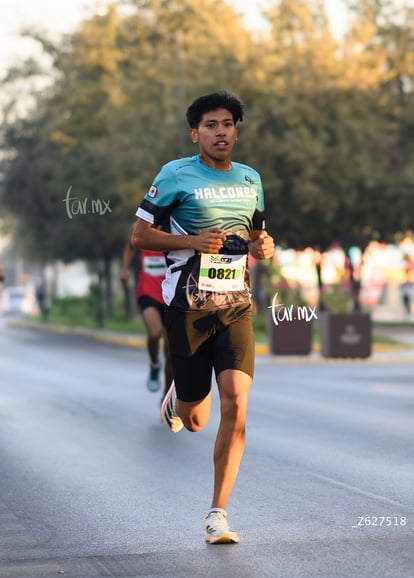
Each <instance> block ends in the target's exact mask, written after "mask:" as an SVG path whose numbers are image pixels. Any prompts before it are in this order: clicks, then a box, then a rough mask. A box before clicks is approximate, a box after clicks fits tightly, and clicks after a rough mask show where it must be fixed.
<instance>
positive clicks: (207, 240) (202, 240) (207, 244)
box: [194, 227, 226, 253]
mask: <svg viewBox="0 0 414 578" xmlns="http://www.w3.org/2000/svg"><path fill="white" fill-rule="evenodd" d="M225 239H226V233H225V232H224V231H223V230H222V229H219V228H218V227H215V228H214V229H208V230H207V231H204V232H203V233H200V234H199V235H196V236H195V237H194V249H196V250H197V251H199V252H200V253H218V252H219V251H220V249H221V247H222V246H223V242H224V241H225Z"/></svg>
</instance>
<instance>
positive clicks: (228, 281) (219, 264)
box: [198, 253, 247, 293]
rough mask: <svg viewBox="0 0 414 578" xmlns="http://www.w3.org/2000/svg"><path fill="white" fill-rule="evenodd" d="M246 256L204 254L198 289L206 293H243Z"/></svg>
mask: <svg viewBox="0 0 414 578" xmlns="http://www.w3.org/2000/svg"><path fill="white" fill-rule="evenodd" d="M246 262H247V257H246V255H220V254H217V255H212V254H210V253H202V255H201V261H200V275H199V279H198V288H199V289H202V290H204V291H218V292H220V293H225V292H227V291H243V289H244V273H245V271H246Z"/></svg>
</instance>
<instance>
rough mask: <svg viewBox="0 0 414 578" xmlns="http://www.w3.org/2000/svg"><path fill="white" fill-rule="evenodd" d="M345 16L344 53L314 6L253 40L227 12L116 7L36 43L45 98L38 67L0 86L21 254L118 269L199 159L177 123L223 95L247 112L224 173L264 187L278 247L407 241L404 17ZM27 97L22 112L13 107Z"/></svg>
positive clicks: (7, 183) (410, 100)
mask: <svg viewBox="0 0 414 578" xmlns="http://www.w3.org/2000/svg"><path fill="white" fill-rule="evenodd" d="M349 7H350V11H351V12H350V13H351V18H350V27H349V30H348V32H347V34H346V35H345V36H344V37H343V38H342V39H340V40H338V39H335V38H334V37H333V35H332V33H331V30H330V26H329V22H328V19H327V17H326V14H325V11H324V5H323V2H322V1H321V0H295V1H293V0H280V1H279V2H271V3H270V6H269V8H268V9H267V11H266V17H267V19H268V23H269V32H268V33H263V34H262V35H254V34H252V33H251V32H250V31H249V30H248V29H247V28H246V26H245V25H244V24H243V21H242V19H241V17H240V16H239V15H237V13H236V12H235V11H234V9H233V8H232V7H230V6H228V5H227V4H226V3H225V2H223V1H221V0H206V1H205V2H197V1H196V0H181V1H180V2H176V1H173V0H136V1H122V2H121V1H120V2H118V3H113V4H111V5H109V6H108V8H107V10H106V11H105V12H103V13H102V12H99V13H96V14H92V15H91V16H90V18H88V19H86V20H85V21H83V22H82V23H81V24H80V25H79V28H78V29H77V30H76V31H75V32H73V33H72V34H70V35H66V36H64V37H62V38H61V40H60V42H59V43H57V44H56V43H53V42H51V41H50V40H49V39H48V38H47V36H45V35H44V34H41V33H39V32H38V31H32V32H31V36H32V38H34V39H36V40H37V41H38V42H40V44H41V45H42V47H43V50H44V51H45V53H47V54H48V55H49V61H50V66H49V67H48V71H47V78H48V83H43V84H42V82H39V79H43V78H45V73H44V71H42V70H39V68H38V67H37V66H36V65H35V63H34V61H33V60H29V61H28V62H26V63H25V64H24V65H23V66H21V67H14V68H13V70H10V71H9V73H8V75H7V76H6V77H5V78H4V79H3V82H2V84H3V88H4V89H5V90H7V89H8V90H9V93H10V94H11V95H13V98H10V102H9V105H8V107H5V108H4V115H5V118H4V122H3V127H4V128H3V135H2V136H3V138H2V148H3V157H2V158H3V160H2V172H3V173H4V178H3V181H2V187H1V193H0V194H1V204H2V207H3V208H4V210H7V211H9V212H11V213H13V214H14V215H15V216H16V217H17V219H18V221H17V222H18V224H19V228H18V231H17V232H18V239H19V240H20V241H21V242H22V244H23V245H24V246H25V247H26V250H30V251H31V252H32V254H34V255H35V256H37V257H38V258H39V260H43V261H45V260H48V259H54V258H57V257H60V258H63V259H65V260H70V259H73V258H77V257H81V258H84V259H88V260H90V261H91V262H94V263H96V262H99V261H102V260H103V261H104V262H105V263H107V264H108V263H110V261H111V260H112V259H114V258H119V256H120V254H121V251H122V246H123V244H124V242H125V239H126V237H127V234H128V231H129V228H130V225H131V223H132V221H133V219H134V213H135V210H136V207H137V205H138V204H139V202H140V200H141V198H142V196H143V195H144V193H145V191H146V190H147V188H148V186H149V185H150V184H151V181H152V178H153V177H154V175H155V174H156V172H158V170H159V168H160V166H161V165H162V164H163V163H165V162H167V161H169V160H171V159H173V158H175V157H177V156H184V155H187V154H193V153H194V152H195V149H193V148H192V146H193V145H191V143H190V142H189V140H188V139H187V137H186V126H185V124H184V115H185V110H186V107H187V106H188V104H189V103H190V102H191V101H192V100H193V98H195V97H196V96H198V95H199V94H202V93H206V92H209V91H213V90H217V89H227V90H230V91H232V92H234V93H235V94H237V95H239V96H240V97H241V99H242V100H243V101H244V103H245V108H246V120H245V122H244V123H243V124H242V125H241V128H240V137H241V138H240V139H239V142H238V144H237V149H236V150H235V151H234V158H235V160H240V161H241V162H246V163H248V164H251V165H253V166H255V167H256V168H257V169H258V170H259V171H260V172H261V174H262V177H263V183H264V187H265V191H266V201H267V215H268V227H269V229H270V231H271V233H272V234H273V235H274V236H275V238H276V239H277V240H278V241H284V242H286V243H287V244H289V245H290V246H294V247H300V246H304V245H319V246H322V247H324V246H327V245H329V244H330V243H331V242H333V241H338V240H339V241H341V242H342V243H343V244H344V245H350V244H354V243H355V244H359V245H361V246H362V245H364V244H365V243H366V242H367V241H368V240H369V239H370V238H371V237H372V236H373V235H377V236H378V235H380V236H382V237H383V238H384V239H386V238H387V237H389V236H391V235H392V234H394V233H395V232H396V231H398V230H402V229H408V228H413V227H414V223H413V219H414V217H413V211H412V206H413V186H414V168H413V167H414V162H413V161H414V139H413V135H414V93H413V86H414V57H413V54H414V50H413V48H414V24H413V23H414V18H413V17H412V16H413V13H412V12H413V10H412V9H410V8H409V7H403V8H401V9H400V10H399V12H398V14H397V13H396V9H395V6H394V10H393V11H391V10H390V5H389V3H388V2H387V1H385V0H384V1H383V2H378V1H377V0H375V1H374V0H363V1H362V2H358V3H355V4H352V3H349ZM35 79H36V82H34V81H35ZM29 81H30V82H31V84H30V86H31V89H30V91H29V94H30V95H31V106H30V107H29V108H28V107H26V109H24V110H22V106H21V102H22V100H21V99H20V100H19V102H20V105H19V107H16V106H12V105H13V103H14V104H16V99H15V94H16V90H15V89H16V86H20V87H21V86H26V87H27V83H28V82H29ZM34 87H35V88H34ZM26 93H27V91H26ZM25 102H26V100H25ZM68 191H70V192H69V197H70V202H71V203H72V204H71V205H70V207H71V208H72V209H75V208H77V209H78V212H77V213H76V214H75V215H74V214H72V218H70V216H69V215H68V200H67V198H68ZM98 202H101V208H102V203H105V206H106V207H107V209H108V210H107V211H105V213H103V212H102V210H99V211H97V210H91V207H92V209H93V208H94V207H95V209H96V207H98V206H99V205H98ZM82 203H83V204H82ZM93 203H95V204H93ZM83 208H84V209H85V210H84V211H83V210H82V209H83Z"/></svg>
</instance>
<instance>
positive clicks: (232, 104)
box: [186, 90, 243, 128]
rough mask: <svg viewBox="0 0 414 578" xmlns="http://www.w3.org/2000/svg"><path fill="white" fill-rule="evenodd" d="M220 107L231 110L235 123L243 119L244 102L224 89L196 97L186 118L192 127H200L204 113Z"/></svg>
mask: <svg viewBox="0 0 414 578" xmlns="http://www.w3.org/2000/svg"><path fill="white" fill-rule="evenodd" d="M219 108H226V109H227V110H228V111H230V112H231V115H232V117H233V121H234V124H237V122H238V121H239V120H240V121H242V120H243V105H242V103H241V102H240V100H239V99H238V98H236V97H235V96H233V95H232V94H230V93H229V92H226V91H225V90H224V91H221V92H212V93H211V94H206V95H204V96H200V97H198V98H196V100H195V101H194V102H193V103H192V104H191V105H190V106H189V108H188V110H187V115H186V118H187V122H188V124H189V126H190V128H198V125H199V123H200V120H201V117H202V116H203V114H205V113H206V112H210V111H212V110H218V109H219Z"/></svg>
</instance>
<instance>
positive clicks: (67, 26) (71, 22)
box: [0, 0, 346, 72]
mask: <svg viewBox="0 0 414 578" xmlns="http://www.w3.org/2000/svg"><path fill="white" fill-rule="evenodd" d="M227 1H228V3H231V4H233V5H234V6H235V8H236V9H237V10H238V11H239V12H242V13H244V14H245V18H246V24H248V25H249V26H250V27H251V28H252V29H260V26H261V17H260V9H261V8H262V7H263V6H266V0H227ZM325 2H326V6H327V11H328V15H329V16H330V17H331V20H332V26H333V29H334V33H335V32H337V33H338V32H340V30H341V28H343V26H344V24H345V21H346V16H345V10H344V8H343V6H342V5H341V4H340V3H339V0H325ZM96 5H99V1H97V0H34V1H33V2H28V0H0V72H1V71H2V70H4V69H6V68H7V67H8V66H9V65H10V64H11V63H12V61H13V60H15V59H16V58H19V57H25V56H27V54H28V53H30V50H32V49H33V45H32V43H30V42H29V41H25V40H23V39H21V38H19V30H20V29H21V28H22V27H25V26H27V27H30V26H33V25H36V26H39V27H42V28H44V29H46V30H48V31H50V32H56V33H57V34H59V33H62V32H70V31H71V30H73V29H74V28H75V27H76V25H77V23H78V22H79V21H80V20H82V19H83V18H85V17H87V15H88V13H89V12H88V10H87V8H88V7H90V6H96Z"/></svg>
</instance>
